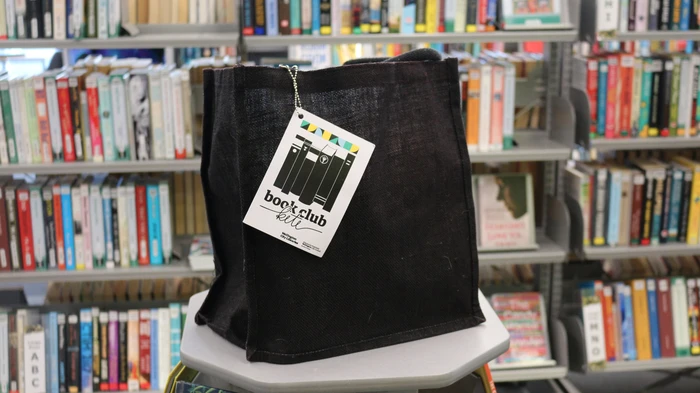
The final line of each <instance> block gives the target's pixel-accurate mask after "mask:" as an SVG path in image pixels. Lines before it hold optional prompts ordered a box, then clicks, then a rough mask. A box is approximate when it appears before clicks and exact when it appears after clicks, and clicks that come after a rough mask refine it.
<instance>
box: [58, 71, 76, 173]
mask: <svg viewBox="0 0 700 393" xmlns="http://www.w3.org/2000/svg"><path fill="white" fill-rule="evenodd" d="M56 91H57V97H58V108H59V114H60V115H59V116H60V118H61V135H63V156H64V160H65V161H66V162H72V161H75V160H76V157H77V156H76V152H75V148H76V147H75V145H74V142H73V118H72V113H71V100H70V91H69V88H68V80H67V79H61V80H57V81H56Z"/></svg>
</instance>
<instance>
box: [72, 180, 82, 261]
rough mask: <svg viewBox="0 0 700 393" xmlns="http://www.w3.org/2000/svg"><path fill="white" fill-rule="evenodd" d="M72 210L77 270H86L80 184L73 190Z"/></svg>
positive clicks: (74, 186)
mask: <svg viewBox="0 0 700 393" xmlns="http://www.w3.org/2000/svg"><path fill="white" fill-rule="evenodd" d="M71 208H72V210H73V221H72V223H73V245H74V246H73V253H74V254H75V270H85V253H84V251H85V242H84V240H85V239H84V237H83V205H82V203H81V200H80V183H79V182H77V183H76V184H74V185H73V187H72V188H71Z"/></svg>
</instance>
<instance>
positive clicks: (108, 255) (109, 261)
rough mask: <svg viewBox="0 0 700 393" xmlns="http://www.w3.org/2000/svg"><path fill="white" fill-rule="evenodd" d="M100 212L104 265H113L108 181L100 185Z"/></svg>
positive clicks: (110, 196)
mask: <svg viewBox="0 0 700 393" xmlns="http://www.w3.org/2000/svg"><path fill="white" fill-rule="evenodd" d="M102 214H103V216H104V218H103V221H102V222H103V227H104V234H105V265H106V266H107V267H108V268H113V267H114V233H113V226H112V225H113V224H112V190H111V189H110V187H109V184H108V183H105V184H104V185H103V186H102Z"/></svg>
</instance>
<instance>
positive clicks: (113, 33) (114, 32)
mask: <svg viewBox="0 0 700 393" xmlns="http://www.w3.org/2000/svg"><path fill="white" fill-rule="evenodd" d="M107 17H108V18H109V23H108V26H107V33H108V34H109V36H110V37H117V36H119V27H120V26H121V20H122V7H121V4H119V1H116V0H112V1H110V2H109V11H108V12H107Z"/></svg>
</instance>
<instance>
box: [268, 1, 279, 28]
mask: <svg viewBox="0 0 700 393" xmlns="http://www.w3.org/2000/svg"><path fill="white" fill-rule="evenodd" d="M265 30H266V31H267V35H269V36H274V35H279V18H278V15H277V0H266V1H265Z"/></svg>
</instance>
